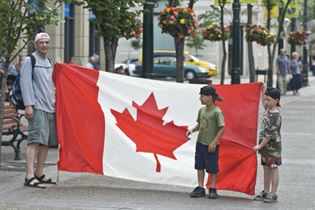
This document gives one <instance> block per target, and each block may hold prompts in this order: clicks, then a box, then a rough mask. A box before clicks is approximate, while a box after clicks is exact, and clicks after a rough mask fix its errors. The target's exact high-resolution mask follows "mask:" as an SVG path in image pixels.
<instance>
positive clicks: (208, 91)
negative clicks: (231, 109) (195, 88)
mask: <svg viewBox="0 0 315 210" xmlns="http://www.w3.org/2000/svg"><path fill="white" fill-rule="evenodd" d="M199 94H200V95H205V96H210V95H211V96H212V97H213V98H214V99H215V100H217V101H223V98H221V97H220V96H219V95H218V93H217V91H216V89H215V88H214V87H213V86H211V85H210V86H204V87H202V88H200V93H199Z"/></svg>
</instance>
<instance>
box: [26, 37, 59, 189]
mask: <svg viewBox="0 0 315 210" xmlns="http://www.w3.org/2000/svg"><path fill="white" fill-rule="evenodd" d="M49 42H50V37H49V35H48V34H47V33H43V32H42V33H38V34H36V36H35V40H34V46H35V52H34V53H32V56H33V58H31V57H30V56H28V57H26V58H25V59H24V61H23V62H22V65H21V70H20V86H21V92H22V98H23V103H24V106H25V118H26V119H27V120H28V123H29V132H28V139H27V141H28V142H27V147H26V177H25V180H24V185H25V186H28V187H37V188H46V186H45V184H56V182H55V181H53V180H52V179H51V178H49V177H48V176H46V175H45V174H44V164H45V161H46V157H47V154H48V147H49V142H50V141H55V142H56V139H57V133H56V116H55V92H56V91H55V85H54V82H53V77H52V74H53V68H52V65H51V63H50V60H49V59H48V57H47V54H48V48H49ZM34 58H35V59H34ZM32 60H33V61H32ZM34 60H35V64H34V63H33V62H34ZM35 160H36V167H34V163H35ZM35 168H36V170H35Z"/></svg>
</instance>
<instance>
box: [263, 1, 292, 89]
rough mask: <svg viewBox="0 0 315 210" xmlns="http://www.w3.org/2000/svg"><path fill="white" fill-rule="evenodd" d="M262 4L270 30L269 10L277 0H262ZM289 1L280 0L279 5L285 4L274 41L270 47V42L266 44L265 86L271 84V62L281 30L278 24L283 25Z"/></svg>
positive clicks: (270, 85)
mask: <svg viewBox="0 0 315 210" xmlns="http://www.w3.org/2000/svg"><path fill="white" fill-rule="evenodd" d="M262 2H263V5H264V6H265V7H266V8H267V29H268V30H270V23H271V10H272V8H273V7H275V6H276V5H277V4H278V0H262ZM290 3H291V0H280V4H281V5H285V6H284V8H283V12H282V14H281V16H280V18H279V24H278V28H277V35H276V41H275V42H274V44H273V46H272V49H271V44H268V46H267V49H268V77H267V86H268V87H272V85H273V69H274V68H273V63H274V60H275V56H276V47H277V43H278V42H279V39H280V35H281V30H280V26H281V25H283V22H284V18H285V14H286V13H287V10H288V6H289V4H290Z"/></svg>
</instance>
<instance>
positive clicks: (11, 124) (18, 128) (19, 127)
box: [1, 105, 28, 160]
mask: <svg viewBox="0 0 315 210" xmlns="http://www.w3.org/2000/svg"><path fill="white" fill-rule="evenodd" d="M23 116H24V115H22V114H19V113H18V112H17V110H16V109H15V107H14V106H13V105H4V109H3V127H2V144H1V145H2V146H11V147H12V148H13V149H14V152H15V156H14V160H20V159H21V157H20V154H21V150H20V144H21V143H22V141H23V140H25V139H26V138H27V135H26V134H25V133H26V132H27V131H28V126H27V125H23V124H22V123H21V118H22V117H23ZM6 136H7V138H4V137H6Z"/></svg>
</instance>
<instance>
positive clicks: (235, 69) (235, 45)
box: [231, 0, 241, 84]
mask: <svg viewBox="0 0 315 210" xmlns="http://www.w3.org/2000/svg"><path fill="white" fill-rule="evenodd" d="M240 9H241V5H240V1H239V0H234V1H233V32H232V36H233V37H232V40H233V41H232V56H233V59H232V81H231V83H232V84H240V82H241V81H240V76H241V75H240V74H241V27H240Z"/></svg>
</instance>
